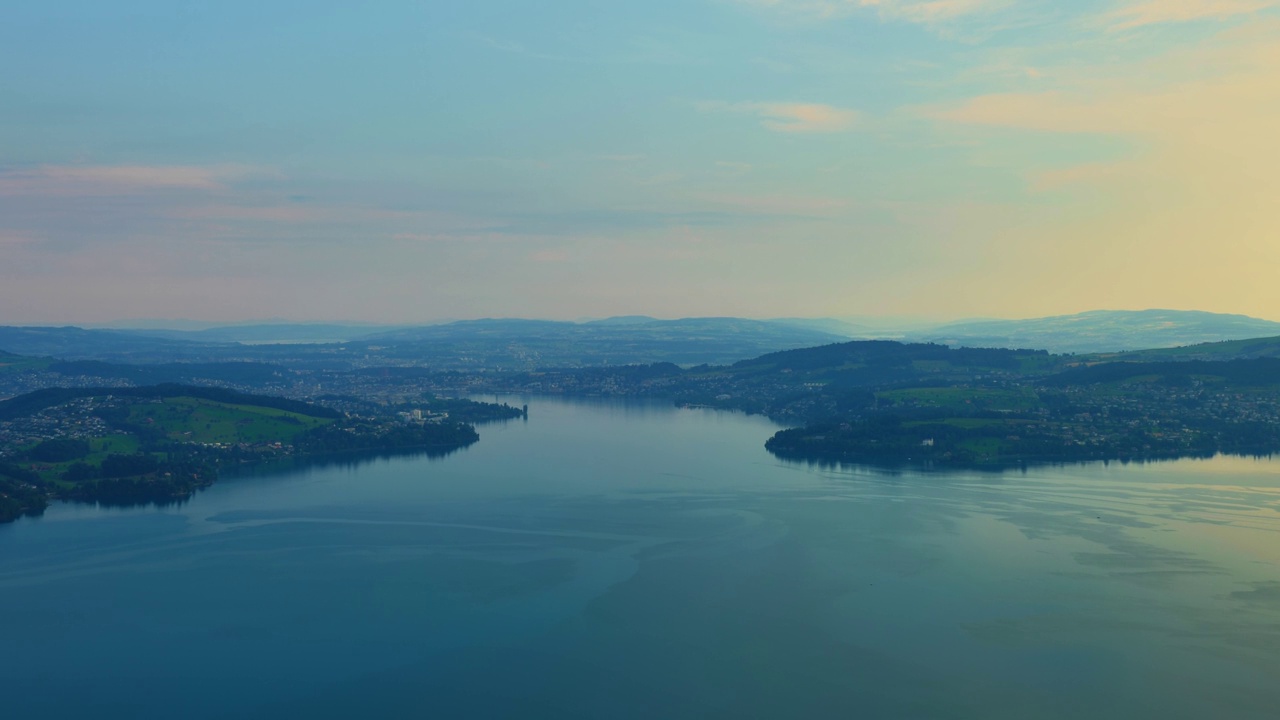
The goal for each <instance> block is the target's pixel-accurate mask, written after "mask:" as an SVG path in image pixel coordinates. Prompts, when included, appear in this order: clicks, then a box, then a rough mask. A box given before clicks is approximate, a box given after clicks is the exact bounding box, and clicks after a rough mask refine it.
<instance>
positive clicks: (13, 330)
mask: <svg viewBox="0 0 1280 720" xmlns="http://www.w3.org/2000/svg"><path fill="white" fill-rule="evenodd" d="M327 336H333V337H332V338H328V337H327ZM1275 336H1280V323H1276V322H1271V321H1268V320H1260V319H1257V318H1251V317H1247V316H1243V315H1223V314H1217V313H1206V312H1196V311H1176V310H1141V311H1106V310H1099V311H1092V312H1087V313H1080V314H1078V315H1063V316H1057V317H1048V318H1035V319H1028V320H978V321H967V322H957V323H950V324H946V325H941V326H938V327H935V328H932V329H924V330H920V329H916V330H911V331H910V332H892V331H891V329H890V328H888V327H887V326H878V327H875V328H872V327H869V326H864V325H860V324H855V323H852V322H846V321H843V320H838V319H833V318H812V319H805V318H780V319H774V320H753V319H746V318H733V317H704V318H681V319H674V320H662V319H656V318H650V317H647V316H638V315H633V316H622V317H615V318H604V319H599V320H590V321H586V322H569V321H558V320H531V319H520V318H488V319H479V320H461V321H455V322H450V323H442V324H437V325H417V326H401V327H394V326H383V327H378V326H361V325H351V324H341V323H279V324H277V323H264V324H258V325H249V324H246V325H235V326H226V327H218V328H207V329H204V330H163V329H160V330H157V329H145V330H125V329H114V328H113V329H84V328H78V327H0V349H3V350H5V351H8V352H12V353H16V354H19V355H24V356H29V357H31V356H33V357H56V358H59V359H62V360H102V361H108V362H126V363H147V364H150V363H169V362H226V361H251V362H276V363H286V364H296V365H299V366H301V365H306V364H310V365H311V366H313V367H322V368H329V369H335V368H341V367H344V366H345V367H357V366H370V365H379V364H382V365H397V366H402V365H413V366H419V367H433V368H437V369H482V368H487V369H504V370H511V369H531V368H535V367H580V366H590V365H620V364H636V363H640V364H643V363H653V362H673V363H676V364H680V365H698V364H704V363H705V364H731V363H734V362H737V361H740V360H745V359H750V358H755V357H758V356H760V355H765V354H768V353H771V352H777V351H781V350H793V349H799V348H805V347H813V346H819V345H828V344H832V343H836V342H842V341H847V340H849V339H894V340H902V341H905V342H924V343H930V342H932V343H938V344H943V345H948V346H952V347H982V348H1013V349H1034V350H1048V351H1050V352H1055V353H1077V354H1081V353H1084V354H1099V353H1111V354H1114V353H1120V352H1131V351H1142V352H1146V353H1151V352H1157V351H1159V349H1161V348H1180V347H1194V348H1197V349H1194V350H1178V351H1177V352H1176V353H1174V356H1173V357H1172V358H1171V359H1194V358H1206V359H1223V358H1226V357H1233V356H1238V357H1264V356H1272V355H1276V354H1277V353H1280V349H1277V348H1274V347H1270V346H1267V345H1265V344H1264V345H1257V343H1262V342H1264V341H1263V340H1259V338H1266V337H1275ZM340 338H345V339H341V340H340ZM326 339H328V340H329V341H327V342H326V341H325V340H326ZM1246 341H1247V342H1253V343H1254V345H1248V346H1246V345H1240V346H1235V345H1228V346H1223V347H1216V346H1213V345H1206V343H1210V344H1212V343H1229V342H1246ZM1171 352H1172V351H1171Z"/></svg>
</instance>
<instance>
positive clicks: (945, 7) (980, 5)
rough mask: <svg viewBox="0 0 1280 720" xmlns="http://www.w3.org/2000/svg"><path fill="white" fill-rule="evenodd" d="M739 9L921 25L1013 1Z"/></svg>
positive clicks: (879, 1)
mask: <svg viewBox="0 0 1280 720" xmlns="http://www.w3.org/2000/svg"><path fill="white" fill-rule="evenodd" d="M735 1H736V2H737V3H738V4H741V5H750V6H752V7H759V8H766V9H770V10H775V11H778V12H782V13H786V14H789V15H799V16H807V17H814V18H838V17H845V16H847V15H850V14H852V13H855V12H859V11H874V12H876V13H877V14H878V15H879V16H880V18H881V19H882V20H886V21H892V20H899V21H905V22H911V23H920V24H924V25H935V24H938V23H943V22H948V21H951V20H956V19H958V18H961V17H964V16H967V15H975V14H979V13H984V12H990V11H993V10H998V9H1001V8H1004V7H1006V6H1008V5H1010V4H1011V2H1012V0H735Z"/></svg>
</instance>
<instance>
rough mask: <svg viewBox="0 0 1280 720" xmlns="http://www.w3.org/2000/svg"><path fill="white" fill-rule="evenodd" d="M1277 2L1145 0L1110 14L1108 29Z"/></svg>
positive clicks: (1208, 16) (1213, 16)
mask: <svg viewBox="0 0 1280 720" xmlns="http://www.w3.org/2000/svg"><path fill="white" fill-rule="evenodd" d="M1277 5H1280V2H1277V0H1148V2H1142V3H1137V4H1134V5H1129V6H1127V7H1123V8H1120V9H1119V10H1116V11H1115V12H1113V13H1111V14H1109V15H1108V16H1107V17H1108V20H1109V21H1110V22H1111V26H1110V29H1111V30H1128V29H1131V28H1137V27H1144V26H1147V25H1162V24H1166V23H1183V22H1191V21H1195V20H1225V19H1227V18H1231V17H1236V16H1238V15H1249V14H1252V13H1256V12H1258V11H1260V10H1266V9H1268V8H1273V7H1276V6H1277Z"/></svg>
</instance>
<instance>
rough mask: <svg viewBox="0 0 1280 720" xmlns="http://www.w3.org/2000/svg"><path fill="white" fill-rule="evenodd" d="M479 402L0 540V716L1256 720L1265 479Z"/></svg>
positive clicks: (679, 413) (1275, 559) (1274, 618)
mask: <svg viewBox="0 0 1280 720" xmlns="http://www.w3.org/2000/svg"><path fill="white" fill-rule="evenodd" d="M504 399H506V400H509V401H512V402H519V403H524V402H528V404H529V406H530V413H529V414H530V419H529V420H528V421H527V422H524V421H514V422H509V423H506V424H501V425H489V426H484V427H482V428H481V436H482V440H481V442H480V443H478V444H476V445H474V446H472V447H471V448H469V449H467V450H464V451H461V452H459V453H456V454H454V455H450V456H448V457H446V458H443V459H428V458H400V459H394V460H379V461H374V462H372V463H367V464H362V465H358V466H354V467H352V466H332V467H327V468H312V469H309V470H299V471H293V472H282V473H277V474H263V475H258V476H249V477H241V478H231V479H227V480H224V481H221V482H219V483H218V484H217V485H215V486H214V487H212V488H211V489H209V490H207V491H205V492H203V493H201V494H199V495H197V496H196V497H195V498H194V499H192V500H191V501H190V502H188V503H185V504H183V505H180V506H175V507H168V508H138V509H129V510H119V509H98V508H94V507H87V506H81V505H58V506H55V507H53V508H51V509H50V510H49V512H48V513H47V514H46V515H45V516H44V517H42V518H38V519H24V520H21V521H19V522H17V523H15V524H12V525H7V526H0V638H3V646H2V647H3V651H2V652H0V713H3V717H6V718H10V717H11V718H175V717H181V718H215V717H216V718H228V717H237V718H239V717H247V718H258V717H261V718H268V717H269V718H279V717H308V718H348V717H396V718H398V717H519V718H744V717H747V718H757V717H758V718H801V717H815V718H826V717H832V718H836V717H839V718H847V717H865V718H1018V719H1020V720H1021V719H1025V718H1080V717H1090V718H1126V719H1133V718H1205V717H1222V718H1275V717H1277V716H1280V710H1278V709H1277V708H1280V682H1277V680H1278V679H1280V462H1275V461H1266V460H1251V459H1235V458H1217V459H1214V460H1209V461H1205V460H1195V461H1179V462H1173V463H1159V464H1149V465H1127V466H1125V465H1117V464H1111V465H1109V466H1103V465H1091V466H1074V467H1066V468H1046V469H1039V470H1033V471H1030V472H1028V473H1025V474H1022V473H1008V474H1003V475H994V474H976V473H957V474H937V473H935V474H917V473H910V472H904V473H899V474H886V473H882V472H877V471H874V470H870V469H860V468H842V469H830V468H827V469H823V468H811V467H807V466H803V465H795V464H786V463H782V462H780V461H778V460H776V459H775V458H773V457H772V456H770V455H769V454H768V453H766V452H765V451H764V449H763V443H764V440H765V439H766V438H767V437H768V436H769V434H770V433H772V432H773V430H774V429H775V428H774V426H773V425H771V424H770V423H769V422H768V421H766V420H764V419H761V418H752V417H745V416H742V415H734V414H727V413H717V412H714V411H709V410H678V409H675V408H672V407H669V406H667V405H664V404H638V403H609V402H598V403H590V402H571V401H559V400H548V399H540V398H532V399H514V398H504Z"/></svg>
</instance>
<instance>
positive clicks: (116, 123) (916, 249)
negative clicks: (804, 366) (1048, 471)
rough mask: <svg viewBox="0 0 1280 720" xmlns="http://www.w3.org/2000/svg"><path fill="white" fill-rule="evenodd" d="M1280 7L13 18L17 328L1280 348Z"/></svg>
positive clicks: (10, 259)
mask: <svg viewBox="0 0 1280 720" xmlns="http://www.w3.org/2000/svg"><path fill="white" fill-rule="evenodd" d="M1277 67H1280V0H1081V1H1080V2H1072V3H1061V2H1051V1H1050V0H680V1H678V2H677V1H676V0H655V1H654V2H648V3H611V4H603V6H602V4H600V3H594V2H588V1H587V0H557V1H556V2H551V3H539V4H530V3H516V2H509V1H499V2H489V3H442V2H421V1H418V2H408V1H407V0H392V1H388V2H383V3H378V4H377V5H376V6H373V7H358V6H355V5H352V4H350V3H339V2H327V1H319V2H307V3H298V2H267V3H262V2H258V3H248V2H242V1H241V0H228V1H227V2H222V3H214V4H200V5H188V4H176V3H173V2H169V1H161V0H146V1H140V0H125V1H123V2H117V3H94V2H87V1H84V0H68V1H64V2H56V3H21V4H18V5H17V6H15V7H13V8H9V9H7V10H6V17H5V22H4V23H3V24H2V25H0V68H3V69H2V70H0V78H2V79H3V87H4V88H5V92H4V93H0V324H86V325H88V324H103V323H116V322H119V321H121V320H125V319H128V318H188V319H190V320H195V321H202V322H210V323H215V324H217V323H230V322H238V321H257V320H263V319H267V318H288V319H289V320H290V321H298V322H305V321H328V322H343V323H352V322H371V323H383V324H411V323H425V322H432V321H439V320H444V319H468V318H480V317H528V318H550V319H564V320H573V319H579V318H583V317H588V316H590V317H608V316H615V315H633V314H643V315H652V316H655V317H664V318H677V317H699V316H735V317H751V318H776V317H836V318H846V317H851V316H869V317H874V316H895V317H916V318H929V319H934V320H952V319H966V318H979V317H991V318H1034V317H1043V316H1052V315H1068V314H1073V313H1077V312H1082V311H1087V310H1095V309H1130V310H1138V309H1146V308H1168V309H1180V310H1204V311H1210V312H1222V313H1238V314H1245V315H1250V316H1253V317H1258V318H1264V319H1280V286H1278V285H1277V283H1276V282H1275V279H1274V276H1275V274H1276V270H1277V268H1280V210H1277V208H1276V205H1277V203H1276V200H1275V198H1277V197H1280V173H1278V172H1277V171H1276V168H1280V139H1277V137H1276V133H1275V128H1277V127H1280V72H1276V68H1277Z"/></svg>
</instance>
